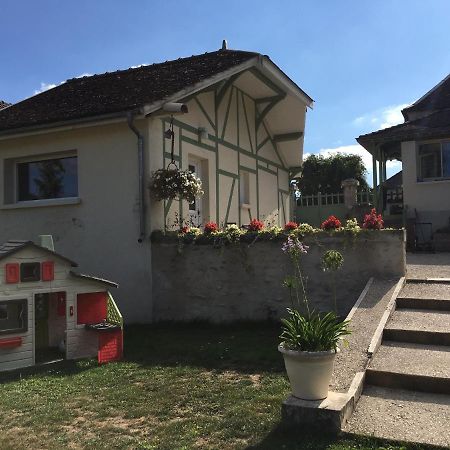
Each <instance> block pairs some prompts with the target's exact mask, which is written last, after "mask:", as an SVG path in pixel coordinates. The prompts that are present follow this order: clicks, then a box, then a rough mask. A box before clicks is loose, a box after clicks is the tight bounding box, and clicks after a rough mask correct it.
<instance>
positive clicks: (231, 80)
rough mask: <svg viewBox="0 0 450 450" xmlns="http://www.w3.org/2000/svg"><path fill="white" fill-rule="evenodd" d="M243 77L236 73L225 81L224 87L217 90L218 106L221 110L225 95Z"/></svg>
mask: <svg viewBox="0 0 450 450" xmlns="http://www.w3.org/2000/svg"><path fill="white" fill-rule="evenodd" d="M241 75H242V72H241V73H236V74H234V75H232V76H231V77H230V78H228V79H227V80H225V82H224V83H223V84H222V86H221V87H220V88H219V89H218V90H217V93H216V106H217V108H219V106H220V103H221V102H222V100H223V98H224V97H225V94H226V92H227V90H228V88H229V87H230V86H231V85H232V84H233V83H234V82H235V81H236V80H237V79H238V78H239V77H240V76H241Z"/></svg>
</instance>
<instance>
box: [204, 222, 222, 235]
mask: <svg viewBox="0 0 450 450" xmlns="http://www.w3.org/2000/svg"><path fill="white" fill-rule="evenodd" d="M218 230H219V227H218V226H217V223H216V222H207V223H205V234H210V233H215V232H216V231H218Z"/></svg>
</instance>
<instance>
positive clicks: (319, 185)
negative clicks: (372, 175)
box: [298, 153, 369, 195]
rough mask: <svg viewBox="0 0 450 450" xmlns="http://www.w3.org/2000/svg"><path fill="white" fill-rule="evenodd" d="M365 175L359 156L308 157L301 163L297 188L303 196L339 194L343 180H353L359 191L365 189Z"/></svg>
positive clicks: (364, 168)
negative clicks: (321, 193)
mask: <svg viewBox="0 0 450 450" xmlns="http://www.w3.org/2000/svg"><path fill="white" fill-rule="evenodd" d="M366 174H367V169H366V167H365V165H364V162H363V160H362V158H361V156H359V155H352V154H343V153H336V154H334V155H331V156H327V157H325V156H322V155H310V156H308V157H307V158H306V159H305V161H303V167H302V174H301V176H300V178H299V179H298V188H299V189H300V192H301V193H302V194H304V195H312V194H317V193H318V192H323V193H334V192H340V191H341V183H342V181H343V180H345V179H347V178H355V179H356V180H358V181H359V189H367V188H368V187H369V185H368V184H367V181H366V179H365V176H366Z"/></svg>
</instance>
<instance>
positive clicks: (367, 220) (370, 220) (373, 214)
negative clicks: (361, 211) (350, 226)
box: [363, 208, 384, 230]
mask: <svg viewBox="0 0 450 450" xmlns="http://www.w3.org/2000/svg"><path fill="white" fill-rule="evenodd" d="M383 227H384V221H383V217H381V214H377V211H376V209H375V208H372V210H371V211H370V213H369V214H366V215H365V216H364V222H363V228H366V229H367V230H381V229H382V228H383Z"/></svg>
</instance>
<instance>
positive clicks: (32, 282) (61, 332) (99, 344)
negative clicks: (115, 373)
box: [0, 237, 123, 371]
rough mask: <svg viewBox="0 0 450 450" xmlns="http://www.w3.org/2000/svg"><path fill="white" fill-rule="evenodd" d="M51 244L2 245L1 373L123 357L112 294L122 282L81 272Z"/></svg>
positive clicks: (119, 316) (26, 242) (17, 242)
mask: <svg viewBox="0 0 450 450" xmlns="http://www.w3.org/2000/svg"><path fill="white" fill-rule="evenodd" d="M44 238H45V237H44ZM46 241H47V242H48V241H49V239H48V237H47V239H46ZM50 242H52V241H51V240H50ZM47 245H48V244H47ZM51 248H52V244H50V245H49V246H48V247H43V246H41V245H36V244H34V243H33V242H31V241H8V242H6V243H5V244H3V245H1V246H0V371H4V370H11V369H17V368H23V367H27V366H32V365H35V364H37V363H42V362H46V361H49V360H54V359H78V358H84V357H93V356H98V358H99V361H100V362H105V361H108V360H114V359H118V358H120V357H121V355H122V343H123V342H122V320H121V315H120V312H119V310H118V309H117V306H116V305H115V303H114V300H113V298H112V296H111V294H110V293H109V292H108V288H110V287H117V285H116V284H115V283H113V282H111V281H107V280H103V279H101V278H96V277H92V276H89V275H83V274H80V273H78V272H75V271H74V270H73V268H74V267H76V266H77V264H76V263H75V262H73V261H72V260H70V259H68V258H66V257H65V256H62V255H61V254H59V253H56V252H54V251H53V250H52V249H51Z"/></svg>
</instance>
